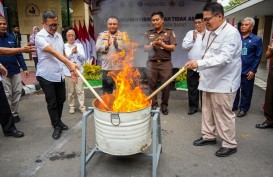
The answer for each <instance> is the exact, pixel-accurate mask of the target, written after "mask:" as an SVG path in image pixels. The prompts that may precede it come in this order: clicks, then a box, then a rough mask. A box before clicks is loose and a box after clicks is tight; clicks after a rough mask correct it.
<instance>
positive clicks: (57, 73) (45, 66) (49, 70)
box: [35, 28, 64, 82]
mask: <svg viewBox="0 0 273 177" xmlns="http://www.w3.org/2000/svg"><path fill="white" fill-rule="evenodd" d="M48 45H51V46H52V47H53V48H54V49H55V50H57V51H58V52H59V53H60V54H62V55H63V54H64V42H63V38H62V36H61V35H60V34H59V33H57V32H56V33H55V34H54V35H53V36H52V35H51V34H49V33H48V32H47V31H46V30H45V29H44V28H43V29H42V30H41V31H39V32H38V33H37V35H36V37H35V46H36V48H37V55H38V64H37V72H36V75H37V76H40V77H43V78H44V79H46V80H48V81H51V82H61V81H62V80H63V79H64V75H63V63H62V62H61V61H60V60H58V59H57V58H55V57H54V56H53V55H51V54H50V53H48V52H45V51H44V48H45V47H46V46H48Z"/></svg>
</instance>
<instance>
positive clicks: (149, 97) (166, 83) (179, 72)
mask: <svg viewBox="0 0 273 177" xmlns="http://www.w3.org/2000/svg"><path fill="white" fill-rule="evenodd" d="M185 69H186V68H184V67H183V68H181V69H180V70H179V71H178V72H177V73H176V74H175V75H173V76H172V77H171V78H170V79H169V80H167V81H166V82H165V83H164V84H163V85H161V86H160V87H159V88H158V89H157V90H156V91H154V92H153V93H152V94H151V95H150V96H148V97H147V100H149V99H151V98H153V97H154V96H155V95H156V94H157V93H158V92H159V91H160V90H162V89H163V88H164V87H166V86H167V85H168V84H169V83H170V82H172V81H173V80H174V79H175V78H176V77H177V76H178V75H179V74H181V73H182V72H183V71H184V70H185Z"/></svg>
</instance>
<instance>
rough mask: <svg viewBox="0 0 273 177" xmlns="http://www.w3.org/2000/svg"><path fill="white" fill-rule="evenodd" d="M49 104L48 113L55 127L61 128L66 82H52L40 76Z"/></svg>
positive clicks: (38, 78) (39, 79)
mask: <svg viewBox="0 0 273 177" xmlns="http://www.w3.org/2000/svg"><path fill="white" fill-rule="evenodd" d="M37 80H38V81H39V83H40V86H41V87H42V89H43V91H44V93H45V99H46V103H47V111H48V114H49V117H50V120H51V124H52V126H53V127H59V126H60V123H61V117H62V112H63V105H64V102H65V95H66V93H65V81H64V80H63V81H61V82H50V81H48V80H46V79H44V78H42V77H40V76H37Z"/></svg>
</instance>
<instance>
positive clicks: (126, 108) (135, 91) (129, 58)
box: [98, 39, 151, 112]
mask: <svg viewBox="0 0 273 177" xmlns="http://www.w3.org/2000/svg"><path fill="white" fill-rule="evenodd" d="M128 40H129V39H128ZM127 47H128V49H126V51H125V50H120V51H118V52H116V53H115V54H114V55H113V56H112V57H113V59H112V61H113V64H114V65H116V66H117V68H122V69H121V70H120V71H112V72H109V75H110V76H111V77H112V78H113V79H114V81H115V83H116V90H114V92H113V94H107V93H106V94H104V95H103V96H102V99H103V101H104V102H105V103H106V105H107V106H108V107H109V109H110V110H107V109H106V108H105V107H104V106H103V105H102V103H99V105H98V108H99V109H101V110H105V111H113V112H131V111H136V110H139V109H142V108H145V107H147V106H148V105H150V104H151V101H150V100H147V96H146V95H145V94H144V93H143V91H142V90H141V87H140V83H139V79H140V73H139V71H138V69H134V68H133V60H134V53H135V51H136V47H137V44H136V43H134V42H128V43H127Z"/></svg>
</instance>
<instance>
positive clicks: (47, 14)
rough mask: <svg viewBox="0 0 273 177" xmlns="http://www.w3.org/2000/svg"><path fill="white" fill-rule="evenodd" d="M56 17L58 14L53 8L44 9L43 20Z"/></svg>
mask: <svg viewBox="0 0 273 177" xmlns="http://www.w3.org/2000/svg"><path fill="white" fill-rule="evenodd" d="M56 17H58V16H57V14H56V13H55V12H54V11H53V10H46V11H44V13H43V15H42V19H43V22H46V21H47V19H48V18H50V19H54V18H56Z"/></svg>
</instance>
